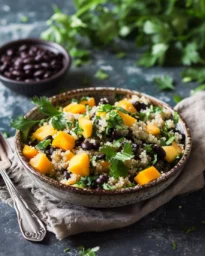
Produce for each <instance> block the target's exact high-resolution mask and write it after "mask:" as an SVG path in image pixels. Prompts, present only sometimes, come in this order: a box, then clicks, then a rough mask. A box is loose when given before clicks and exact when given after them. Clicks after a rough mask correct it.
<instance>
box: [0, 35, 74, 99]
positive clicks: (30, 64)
mask: <svg viewBox="0 0 205 256" xmlns="http://www.w3.org/2000/svg"><path fill="white" fill-rule="evenodd" d="M70 64H71V58H70V55H69V54H68V52H67V51H66V49H65V48H63V47H62V46H61V45H59V44H56V43H53V42H49V41H44V40H41V39H29V38H28V39H21V40H17V41H12V42H9V43H7V44H5V45H3V46H1V47H0V80H1V82H2V83H3V84H4V85H5V86H7V87H8V88H10V89H11V90H13V91H16V92H19V93H21V94H24V95H28V96H33V95H38V94H41V93H42V92H44V91H46V90H49V89H53V88H54V86H56V85H58V84H60V82H61V80H62V79H63V78H64V77H65V75H66V73H67V71H68V69H69V67H70Z"/></svg>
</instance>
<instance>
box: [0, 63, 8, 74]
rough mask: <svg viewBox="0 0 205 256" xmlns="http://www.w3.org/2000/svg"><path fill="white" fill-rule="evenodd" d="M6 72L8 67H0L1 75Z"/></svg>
mask: <svg viewBox="0 0 205 256" xmlns="http://www.w3.org/2000/svg"><path fill="white" fill-rule="evenodd" d="M6 70H8V65H5V64H4V65H2V66H1V67H0V72H1V73H3V72H4V71H6Z"/></svg>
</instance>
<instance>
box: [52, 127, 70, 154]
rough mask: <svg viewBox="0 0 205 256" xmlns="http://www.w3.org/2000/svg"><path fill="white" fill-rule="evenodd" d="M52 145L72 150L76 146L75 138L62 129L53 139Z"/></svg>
mask: <svg viewBox="0 0 205 256" xmlns="http://www.w3.org/2000/svg"><path fill="white" fill-rule="evenodd" d="M52 146H53V147H54V148H61V149H63V150H72V149H73V148H74V147H75V138H74V137H73V136H71V135H70V134H67V133H65V132H63V131H60V132H58V133H57V135H56V137H55V138H54V139H53V142H52Z"/></svg>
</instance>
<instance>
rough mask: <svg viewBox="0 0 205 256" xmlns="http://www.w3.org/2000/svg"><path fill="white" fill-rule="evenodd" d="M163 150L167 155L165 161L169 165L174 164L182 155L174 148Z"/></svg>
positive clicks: (169, 147)
mask: <svg viewBox="0 0 205 256" xmlns="http://www.w3.org/2000/svg"><path fill="white" fill-rule="evenodd" d="M177 146H178V145H177ZM162 148H163V149H164V151H165V153H166V156H165V160H166V161H167V162H168V163H172V162H173V161H174V160H175V159H176V157H177V156H178V155H179V154H180V153H179V152H178V150H177V149H176V148H175V147H174V146H164V147H162Z"/></svg>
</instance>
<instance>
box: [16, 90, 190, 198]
mask: <svg viewBox="0 0 205 256" xmlns="http://www.w3.org/2000/svg"><path fill="white" fill-rule="evenodd" d="M102 90H103V91H107V92H112V93H124V94H133V93H134V94H135V95H140V96H144V97H146V98H148V99H149V100H151V101H152V103H154V104H157V105H161V106H163V107H165V108H167V109H169V110H171V112H172V113H173V112H174V111H175V110H174V109H173V108H172V107H171V106H169V105H168V104H167V103H164V102H163V101H160V100H158V99H156V98H155V97H152V96H149V95H147V94H145V93H141V92H138V91H134V90H130V89H122V88H115V87H89V88H82V89H75V90H70V91H67V92H64V93H61V94H58V95H55V96H53V97H51V98H49V99H50V100H51V102H52V103H54V104H55V102H58V101H60V99H61V98H62V97H64V98H66V97H67V96H71V95H72V94H76V93H83V92H86V93H89V92H90V93H92V92H93V91H102ZM61 101H62V99H61ZM37 109H38V107H34V108H32V109H31V110H30V111H29V112H28V113H27V114H26V115H25V117H29V116H30V115H31V114H32V113H33V112H34V111H36V110H37ZM177 113H178V112H177ZM178 114H179V113H178ZM179 120H180V122H181V123H182V125H183V129H184V132H185V136H186V147H185V150H184V154H183V156H182V158H181V159H180V161H179V162H178V163H177V164H176V165H175V166H174V167H173V168H172V169H170V170H169V171H168V172H166V173H164V174H163V175H161V176H160V177H159V178H158V179H156V180H153V181H151V182H150V183H148V184H145V185H142V186H139V185H136V186H134V187H128V188H121V189H117V190H104V189H100V190H95V189H90V188H77V187H73V186H70V185H64V184H62V183H60V182H59V181H56V180H54V179H52V178H49V177H48V176H45V175H43V174H41V173H40V172H38V171H36V170H35V169H34V168H32V167H31V166H30V165H29V163H28V161H27V160H26V158H25V157H24V156H23V154H22V150H21V148H22V147H21V145H22V143H21V137H20V134H21V132H20V131H16V134H15V150H16V152H17V155H18V158H19V159H20V161H21V163H22V164H23V165H24V167H25V168H26V170H27V171H29V172H30V173H31V174H33V175H34V176H35V177H36V178H38V179H40V181H42V182H46V183H47V184H48V185H50V186H53V187H55V188H57V189H58V190H61V191H64V192H65V191H66V192H72V193H78V194H91V195H94V194H95V195H107V196H109V195H114V194H115V195H121V194H128V193H129V194H130V193H135V192H138V191H142V190H143V191H145V190H148V189H149V188H151V187H154V186H155V185H158V184H160V183H162V182H164V181H166V180H168V179H169V178H171V177H172V176H173V175H175V174H176V173H177V172H178V171H180V170H181V169H182V167H183V166H184V164H185V163H186V161H187V160H188V158H189V155H190V152H191V147H192V138H191V132H190V129H189V127H188V125H187V123H186V122H185V120H184V119H183V117H182V116H181V115H180V114H179Z"/></svg>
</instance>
